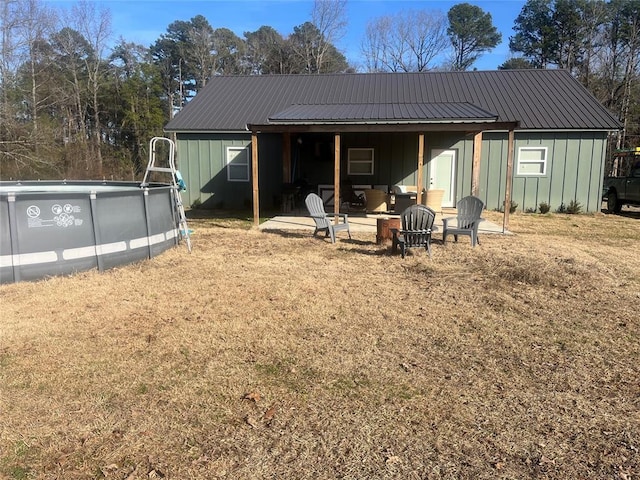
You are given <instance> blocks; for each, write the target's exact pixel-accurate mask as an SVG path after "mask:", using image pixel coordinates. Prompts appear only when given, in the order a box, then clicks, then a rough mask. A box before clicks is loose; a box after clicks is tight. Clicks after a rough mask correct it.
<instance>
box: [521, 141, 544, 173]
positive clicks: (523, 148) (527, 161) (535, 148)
mask: <svg viewBox="0 0 640 480" xmlns="http://www.w3.org/2000/svg"><path fill="white" fill-rule="evenodd" d="M523 150H542V151H543V152H544V155H543V159H542V160H539V161H535V160H534V161H531V160H526V161H524V163H542V173H526V172H521V171H520V165H521V162H523V161H522V160H521V158H520V153H521V152H522V151H523ZM547 153H548V149H547V147H520V148H518V168H517V175H519V176H522V177H544V176H546V175H547V158H548V157H547Z"/></svg>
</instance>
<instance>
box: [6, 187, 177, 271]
mask: <svg viewBox="0 0 640 480" xmlns="http://www.w3.org/2000/svg"><path fill="white" fill-rule="evenodd" d="M175 195H179V193H176V191H175V189H174V188H173V187H172V186H171V185H169V184H150V185H148V186H145V187H143V188H142V187H141V186H140V183H136V182H91V181H77V182H71V181H69V182H66V181H65V182H59V181H58V182H48V181H47V182H45V181H43V182H39V181H38V182H35V181H34V182H32V181H29V182H0V283H11V282H19V281H22V280H36V279H39V278H43V277H46V276H49V275H65V274H70V273H73V272H78V271H83V270H90V269H93V268H97V269H99V270H104V269H108V268H112V267H115V266H118V265H123V264H127V263H132V262H136V261H139V260H143V259H147V258H151V257H153V256H156V255H158V254H160V253H162V252H164V251H165V250H167V249H168V248H170V247H172V246H175V245H176V244H177V243H178V240H179V230H178V225H179V223H178V221H179V219H178V212H177V211H176V201H175Z"/></svg>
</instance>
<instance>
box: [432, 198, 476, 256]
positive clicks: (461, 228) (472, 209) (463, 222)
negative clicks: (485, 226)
mask: <svg viewBox="0 0 640 480" xmlns="http://www.w3.org/2000/svg"><path fill="white" fill-rule="evenodd" d="M456 208H457V209H458V216H457V217H447V218H443V219H442V228H443V230H442V243H445V242H446V241H447V235H453V238H454V239H455V241H456V242H457V241H458V235H469V236H470V237H471V246H472V247H475V246H476V243H480V239H479V238H478V225H479V224H480V222H481V221H482V220H483V219H482V218H481V217H480V215H482V209H483V208H484V203H483V202H482V200H480V199H479V198H478V197H474V196H471V195H469V196H468V197H464V198H462V199H460V201H459V202H458V204H457V205H456ZM452 220H457V222H456V226H455V227H452V226H450V225H449V222H450V221H452Z"/></svg>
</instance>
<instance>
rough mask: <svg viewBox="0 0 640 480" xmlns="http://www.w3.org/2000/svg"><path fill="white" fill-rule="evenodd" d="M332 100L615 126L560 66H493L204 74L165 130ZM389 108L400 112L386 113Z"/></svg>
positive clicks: (548, 123)
mask: <svg viewBox="0 0 640 480" xmlns="http://www.w3.org/2000/svg"><path fill="white" fill-rule="evenodd" d="M339 104H345V105H358V104H368V105H370V106H376V105H377V106H378V107H377V108H378V110H380V109H381V108H382V110H381V111H378V112H377V113H372V114H371V115H370V116H371V117H372V118H375V117H376V116H377V117H378V118H381V117H382V116H384V115H390V114H389V107H380V106H381V105H394V106H393V109H392V114H391V117H392V118H396V117H398V118H404V117H407V118H410V117H411V115H414V114H416V113H415V109H416V108H417V107H416V105H423V106H424V105H431V104H433V105H442V104H456V105H462V104H471V105H474V106H475V107H477V108H479V109H482V110H484V111H485V112H495V114H497V115H498V119H497V121H499V122H511V121H520V128H521V129H563V130H570V129H583V130H613V129H618V128H620V124H619V122H618V121H617V120H616V119H615V118H614V117H613V116H612V115H611V113H610V112H608V111H607V110H606V109H605V108H604V107H603V106H602V105H600V104H599V103H598V102H597V100H596V99H595V98H594V97H593V96H592V95H591V94H590V93H589V92H588V91H587V90H586V89H585V88H584V87H583V86H582V85H580V83H579V82H577V81H576V80H575V79H574V78H573V77H571V75H570V74H569V73H568V72H566V71H563V70H498V71H487V72H426V73H364V74H330V75H256V76H219V77H214V78H212V79H210V80H209V82H208V83H207V85H206V87H205V88H203V89H202V90H201V91H200V92H199V93H198V95H196V97H195V98H194V99H193V100H191V101H190V102H189V103H188V104H187V105H186V106H185V107H184V109H183V110H182V111H181V112H179V113H178V114H177V115H176V116H175V118H174V119H173V120H171V121H170V122H169V123H168V124H167V126H166V129H167V130H169V131H190V130H191V131H228V130H244V129H245V128H246V125H248V124H266V123H268V120H269V118H270V117H274V115H276V114H278V113H279V112H283V111H284V110H286V109H287V108H289V107H290V106H291V105H339ZM412 105H413V107H412ZM351 108H353V107H351ZM358 108H360V109H362V108H363V107H358ZM411 108H414V110H413V111H412V110H410V109H411ZM421 108H422V107H421ZM396 110H397V111H398V112H400V113H393V112H395V111H396ZM362 111H365V110H364V109H362ZM372 111H373V112H375V111H376V108H372ZM402 112H404V113H402ZM411 112H413V113H411ZM360 115H362V113H360ZM460 115H464V114H463V113H461V114H460Z"/></svg>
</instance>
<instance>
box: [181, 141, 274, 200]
mask: <svg viewBox="0 0 640 480" xmlns="http://www.w3.org/2000/svg"><path fill="white" fill-rule="evenodd" d="M227 147H243V148H247V150H248V156H249V157H248V158H249V162H250V161H251V134H248V133H247V134H244V133H179V134H178V135H177V166H178V169H179V170H180V173H181V174H182V177H183V179H184V181H185V184H186V186H187V191H186V192H183V193H182V196H183V202H184V203H185V205H186V206H192V205H194V204H196V205H197V204H200V205H202V207H204V208H234V209H238V208H251V205H252V183H251V177H250V176H249V181H247V182H230V181H229V180H228V178H227V169H226V155H227ZM258 152H259V156H260V159H259V161H260V164H259V167H260V168H259V176H260V203H261V205H264V206H265V207H270V206H272V205H273V203H274V195H275V191H276V190H277V191H278V192H279V191H280V183H278V181H279V180H280V177H281V176H282V174H281V173H280V172H281V171H282V154H281V142H280V136H279V135H261V136H260V138H259V144H258ZM250 172H251V169H250V166H249V175H250V174H251V173H250Z"/></svg>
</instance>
